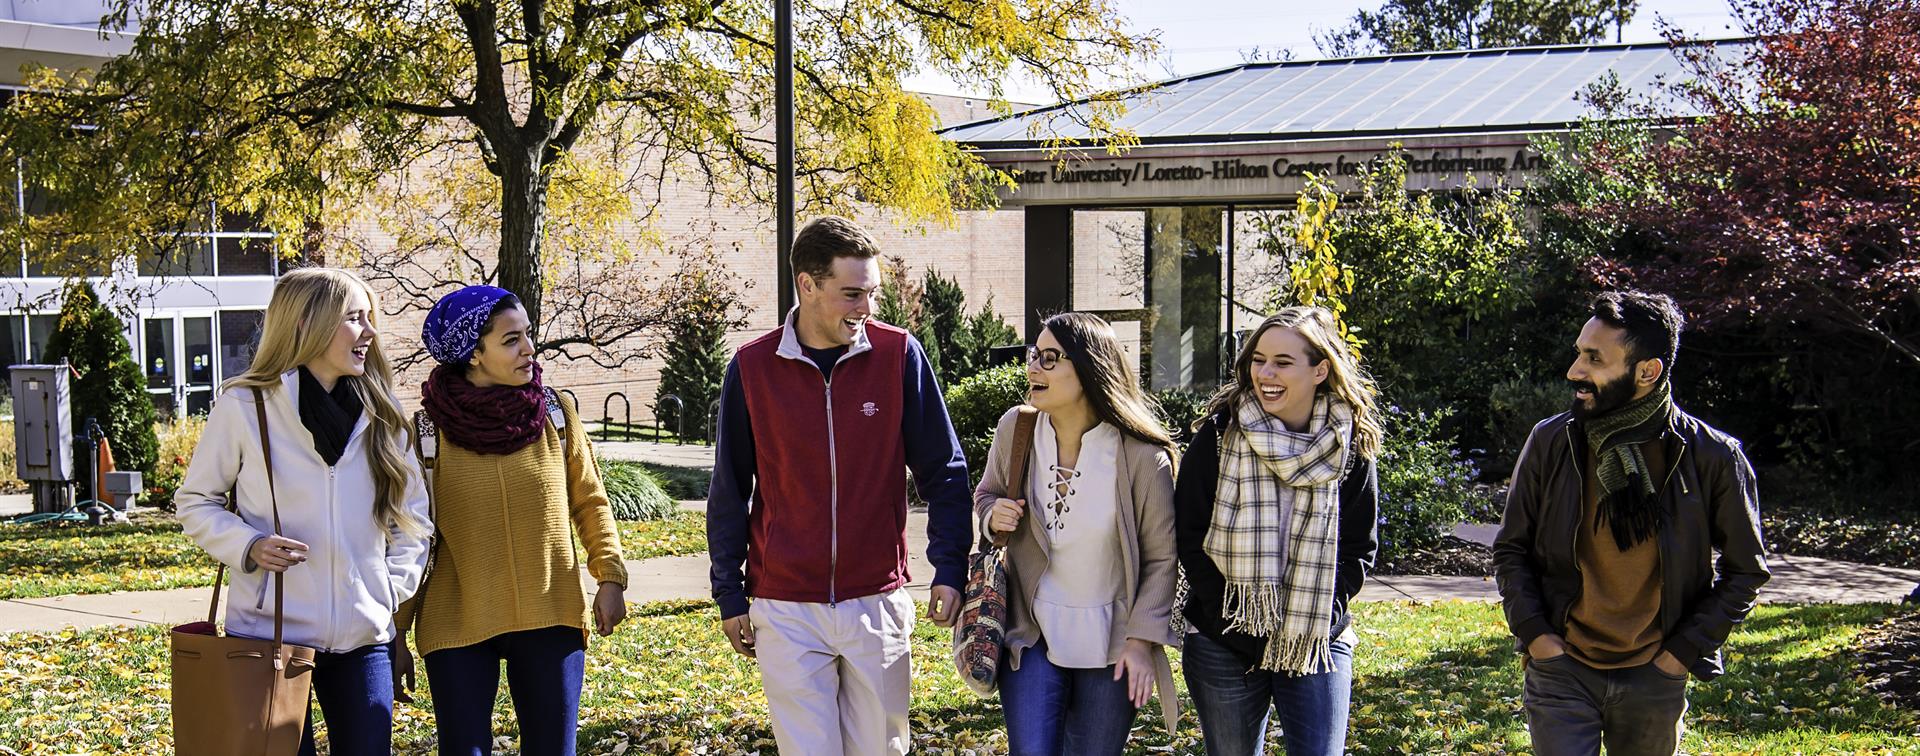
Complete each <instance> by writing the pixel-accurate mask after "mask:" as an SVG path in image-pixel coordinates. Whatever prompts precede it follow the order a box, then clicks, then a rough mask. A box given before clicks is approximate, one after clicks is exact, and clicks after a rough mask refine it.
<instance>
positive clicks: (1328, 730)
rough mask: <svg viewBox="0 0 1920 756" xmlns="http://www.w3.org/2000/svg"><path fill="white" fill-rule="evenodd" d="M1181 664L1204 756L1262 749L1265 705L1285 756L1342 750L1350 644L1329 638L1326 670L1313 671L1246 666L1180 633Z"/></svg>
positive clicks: (1242, 755) (1196, 636)
mask: <svg viewBox="0 0 1920 756" xmlns="http://www.w3.org/2000/svg"><path fill="white" fill-rule="evenodd" d="M1180 663H1181V666H1182V667H1184V668H1185V670H1184V671H1185V673H1186V678H1187V692H1189V693H1191V694H1193V709H1194V711H1195V713H1198V714H1199V715H1200V735H1201V737H1202V738H1203V739H1204V740H1205V742H1206V745H1207V753H1208V754H1210V756H1259V754H1262V753H1265V752H1266V740H1267V710H1268V709H1273V710H1275V711H1278V712H1279V714H1280V733H1281V738H1282V739H1283V740H1284V741H1285V742H1286V744H1287V756H1339V755H1340V754H1342V753H1345V752H1346V747H1347V704H1348V703H1349V702H1350V701H1351V700H1352V698H1353V646H1351V645H1349V644H1348V643H1347V642H1346V641H1342V640H1335V641H1333V670H1332V671H1329V672H1322V673H1320V674H1317V675H1298V676H1296V675H1289V674H1285V673H1281V672H1270V671H1268V670H1264V669H1260V668H1258V667H1255V668H1253V669H1248V668H1247V666H1246V665H1245V664H1244V663H1242V662H1241V661H1240V657H1237V656H1234V655H1233V652H1232V651H1229V650H1227V647H1226V646H1222V645H1220V644H1219V643H1218V642H1217V641H1214V640H1213V639H1211V638H1208V637H1207V636H1206V635H1205V634H1202V633H1188V634H1187V640H1186V645H1185V647H1184V650H1183V651H1182V652H1181V655H1180Z"/></svg>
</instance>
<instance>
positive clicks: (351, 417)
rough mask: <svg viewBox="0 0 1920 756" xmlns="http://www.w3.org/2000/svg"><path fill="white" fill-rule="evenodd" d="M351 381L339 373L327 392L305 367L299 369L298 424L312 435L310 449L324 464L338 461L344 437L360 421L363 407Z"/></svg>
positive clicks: (345, 439) (348, 436) (331, 464)
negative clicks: (331, 387) (303, 426)
mask: <svg viewBox="0 0 1920 756" xmlns="http://www.w3.org/2000/svg"><path fill="white" fill-rule="evenodd" d="M352 380H353V378H351V377H349V376H344V375H343V376H340V379H339V380H336V381H334V382H333V390H332V391H327V390H326V389H324V388H321V387H320V380H319V379H318V378H315V377H313V373H310V372H307V368H306V367H305V366H301V368H300V424H301V425H305V426H307V432H308V433H311V434H313V450H314V451H317V452H320V458H321V459H324V460H326V461H327V466H328V467H332V466H334V465H336V464H339V463H340V455H341V454H344V453H346V451H347V439H349V438H352V437H353V426H354V425H355V424H357V423H359V422H360V411H361V410H362V409H364V408H363V407H362V406H361V404H360V395H359V394H357V393H354V390H353V385H352V384H351V383H350V381H352Z"/></svg>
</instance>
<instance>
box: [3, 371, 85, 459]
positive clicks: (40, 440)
mask: <svg viewBox="0 0 1920 756" xmlns="http://www.w3.org/2000/svg"><path fill="white" fill-rule="evenodd" d="M9 369H10V370H12V371H13V448H14V469H15V471H16V472H17V474H18V475H19V476H20V479H21V480H23V481H27V482H36V481H45V482H58V483H65V482H68V481H71V480H73V384H72V382H71V381H70V380H69V378H70V374H69V373H68V372H67V366H66V365H14V366H12V367H11V368H9Z"/></svg>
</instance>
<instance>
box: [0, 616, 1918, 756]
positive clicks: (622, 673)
mask: <svg viewBox="0 0 1920 756" xmlns="http://www.w3.org/2000/svg"><path fill="white" fill-rule="evenodd" d="M1898 611H1900V610H1899V609H1898V608H1897V607H1891V606H1886V605H1867V606H1767V607H1762V608H1761V609H1760V610H1759V611H1757V612H1756V613H1755V614H1754V616H1753V618H1752V619H1751V620H1750V621H1749V622H1747V623H1746V625H1744V626H1743V627H1742V628H1741V630H1740V631H1739V632H1738V633H1736V634H1735V637H1734V639H1733V649H1734V652H1735V654H1736V658H1735V659H1734V660H1733V663H1732V671H1731V674H1729V675H1727V676H1726V677H1723V678H1721V679H1719V680H1716V681H1714V682H1712V683H1705V684H1696V685H1695V686H1694V687H1693V691H1692V693H1691V699H1692V702H1693V708H1692V710H1691V711H1690V712H1689V713H1688V716H1687V724H1688V728H1689V732H1688V736H1687V743H1686V750H1687V751H1688V752H1690V753H1716V754H1720V753H1756V754H1795V753H1822V754H1826V753H1913V752H1915V751H1916V750H1920V734H1917V733H1916V729H1917V728H1920V717H1916V716H1914V715H1913V714H1910V713H1905V712H1900V711H1897V710H1893V709H1890V708H1887V707H1884V706H1882V705H1881V704H1880V703H1879V702H1878V701H1877V700H1876V699H1874V698H1872V697H1871V696H1870V695H1868V694H1867V693H1865V692H1864V691H1863V690H1862V689H1861V688H1860V686H1859V684H1858V683H1857V682H1856V681H1854V680H1853V679H1852V677H1851V675H1850V673H1849V672H1848V668H1847V663H1848V662H1847V659H1848V658H1849V654H1848V651H1847V648H1848V647H1849V645H1850V644H1851V643H1852V641H1853V638H1854V637H1855V636H1856V635H1857V634H1858V633H1859V632H1860V631H1861V630H1863V629H1864V628H1866V627H1868V626H1870V625H1872V624H1874V623H1876V622H1878V621H1880V620H1882V619H1884V618H1885V617H1888V616H1890V615H1892V614H1895V613H1897V612H1898ZM1357 622H1358V624H1359V627H1361V628H1362V631H1361V633H1360V639H1361V642H1360V646H1359V649H1358V653H1357V667H1358V680H1357V681H1356V683H1355V685H1354V704H1353V711H1354V716H1353V729H1352V732H1353V735H1352V739H1351V741H1350V745H1351V747H1352V749H1353V751H1354V752H1355V753H1360V754H1400V753H1525V752H1527V738H1526V732H1525V726H1524V724H1523V721H1524V720H1523V718H1522V716H1521V714H1520V704H1519V694H1520V671H1519V665H1518V663H1517V659H1516V658H1515V657H1514V656H1513V654H1512V653H1511V652H1510V650H1509V648H1510V646H1509V641H1508V640H1507V638H1506V635H1505V631H1504V629H1503V627H1502V625H1501V622H1500V618H1499V610H1498V607H1496V606H1493V605H1489V604H1463V603H1445V604H1430V605H1412V604H1398V603H1394V604H1365V605H1361V606H1360V607H1359V608H1358V617H1357ZM165 644H166V636H165V634H164V632H163V631H161V630H159V629H157V628H140V629H105V630H93V631H86V632H63V633H32V634H26V633H23V634H15V635H11V636H0V701H8V702H10V705H9V706H8V707H6V709H5V710H4V711H0V745H5V746H7V747H10V748H13V749H15V750H17V751H19V752H21V753H23V754H25V753H93V752H110V753H153V754H161V753H168V752H170V751H171V742H170V736H169V726H168V708H167V684H166V675H167V663H166V659H167V657H166V654H165V650H166V649H165ZM947 648H948V646H947V633H946V632H945V631H942V630H939V629H938V628H935V627H933V626H932V625H931V624H929V623H925V622H922V623H920V628H919V630H918V632H917V634H916V644H915V653H914V663H915V664H916V665H917V674H916V675H915V678H914V701H913V728H914V741H915V748H916V750H917V751H919V752H924V753H954V752H963V751H969V750H971V751H973V752H975V753H1001V752H1004V751H1005V736H1004V734H1003V732H1002V731H1001V729H1000V728H1001V720H1000V711H999V705H998V704H997V703H996V702H992V701H987V700H982V699H979V698H976V697H975V696H973V694H972V693H970V692H968V691H967V690H966V689H965V687H964V686H962V685H961V683H960V681H959V678H957V677H956V676H955V675H954V673H953V671H952V668H951V666H950V661H949V660H948V655H947ZM587 659H588V668H587V689H586V700H585V702H584V704H583V706H582V709H581V730H580V752H581V753H582V754H614V753H627V754H634V753H645V754H672V753H695V752H704V753H710V754H734V753H750V752H753V751H755V750H758V751H759V752H761V753H769V754H770V753H772V752H773V741H772V736H771V734H770V732H769V730H768V729H767V724H766V721H767V720H766V709H765V698H764V697H763V696H762V695H761V693H760V690H759V683H758V676H757V673H756V672H755V670H754V668H753V667H752V665H751V664H750V663H749V662H748V661H747V660H745V659H742V658H740V657H737V656H735V655H734V654H733V653H732V651H730V650H728V648H727V647H726V644H725V643H724V642H723V641H722V640H721V638H720V634H719V629H718V617H717V615H716V614H715V613H714V611H713V610H712V609H711V608H710V605H708V604H706V603H705V602H679V603H667V604H650V605H646V606H642V607H638V608H637V610H636V613H635V616H634V617H633V619H632V620H631V621H630V622H629V624H628V625H626V626H625V627H623V628H622V629H621V631H620V632H619V633H617V634H615V636H614V637H613V638H610V639H599V638H596V639H595V640H594V643H593V646H592V647H591V648H590V649H589V651H588V656H587ZM1176 663H1177V662H1176ZM501 695H502V699H501V701H502V703H501V706H500V708H499V709H498V712H497V716H496V719H495V733H496V734H497V735H504V736H511V735H512V734H513V732H514V729H513V725H512V722H511V718H510V716H509V715H508V714H507V712H508V711H509V709H508V706H507V705H506V703H505V691H504V690H502V694H501ZM1182 708H1183V712H1184V714H1183V716H1182V718H1181V720H1182V721H1181V729H1180V733H1179V735H1177V736H1175V737H1173V738H1169V737H1168V736H1167V735H1166V733H1165V731H1164V730H1163V729H1162V728H1161V725H1160V720H1159V717H1158V714H1157V707H1153V709H1152V710H1151V711H1148V712H1143V713H1142V715H1141V717H1140V719H1139V720H1138V722H1137V729H1136V730H1135V737H1134V740H1133V745H1132V748H1131V752H1133V753H1166V752H1169V751H1171V752H1175V753H1197V752H1199V750H1200V747H1199V733H1198V730H1197V725H1196V723H1195V720H1194V718H1193V714H1192V711H1191V709H1190V707H1186V706H1183V707H1182ZM430 712H431V708H430V703H429V702H428V701H427V700H425V699H424V698H423V699H421V700H420V701H419V702H418V703H416V704H413V705H404V704H403V705H401V706H400V708H399V712H398V715H397V719H398V722H397V724H396V727H397V730H398V734H397V736H396V741H395V742H396V743H397V744H398V746H399V747H398V748H397V751H398V752H400V753H427V752H430V750H431V748H430V744H431V733H432V716H431V713H430ZM1274 745H1275V746H1276V748H1275V749H1274V752H1275V753H1278V752H1279V751H1278V750H1277V746H1278V741H1277V739H1276V740H1275V742H1274ZM702 749H704V750H702Z"/></svg>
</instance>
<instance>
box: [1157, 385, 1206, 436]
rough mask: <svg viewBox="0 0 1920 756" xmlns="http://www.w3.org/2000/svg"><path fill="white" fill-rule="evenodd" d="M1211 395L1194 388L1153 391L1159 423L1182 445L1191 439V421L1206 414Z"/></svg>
mask: <svg viewBox="0 0 1920 756" xmlns="http://www.w3.org/2000/svg"><path fill="white" fill-rule="evenodd" d="M1211 396H1213V394H1212V392H1208V391H1199V390H1195V389H1162V390H1160V391H1155V392H1153V404H1154V409H1155V410H1156V411H1157V412H1159V414H1160V422H1161V424H1163V425H1165V426H1167V432H1168V433H1171V434H1173V440H1174V441H1177V442H1179V443H1180V444H1181V445H1182V446H1184V445H1186V443H1187V442H1188V441H1191V440H1192V439H1193V423H1194V421H1197V420H1199V419H1200V416H1201V415H1203V414H1206V411H1207V399H1208V397H1211Z"/></svg>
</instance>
